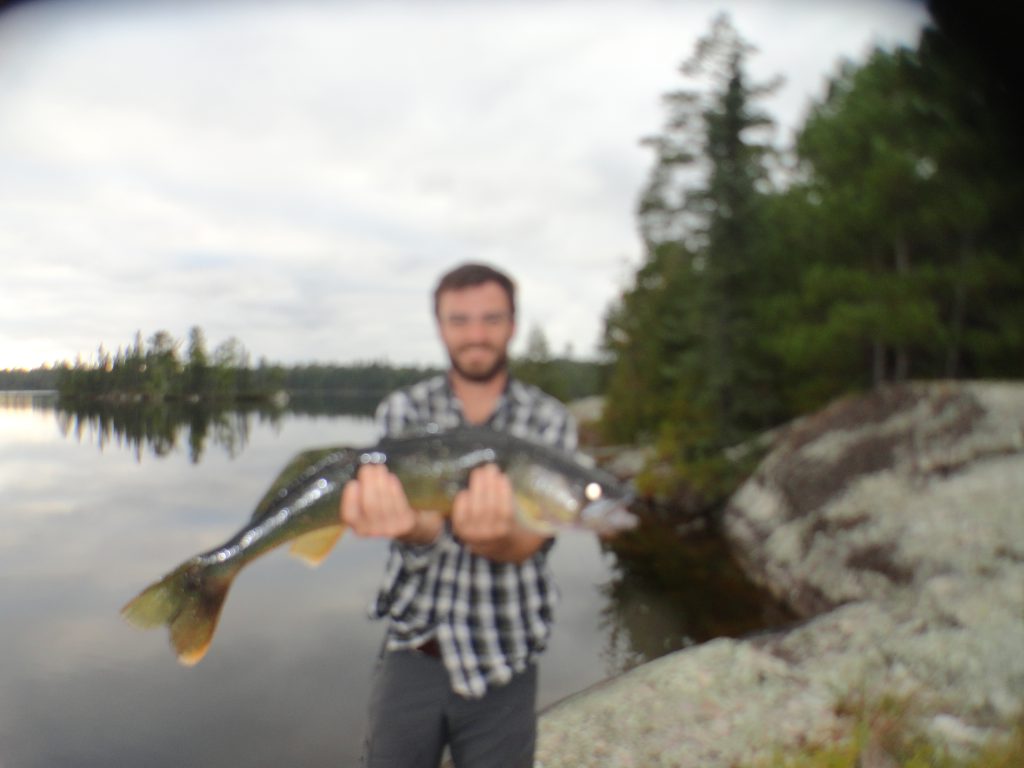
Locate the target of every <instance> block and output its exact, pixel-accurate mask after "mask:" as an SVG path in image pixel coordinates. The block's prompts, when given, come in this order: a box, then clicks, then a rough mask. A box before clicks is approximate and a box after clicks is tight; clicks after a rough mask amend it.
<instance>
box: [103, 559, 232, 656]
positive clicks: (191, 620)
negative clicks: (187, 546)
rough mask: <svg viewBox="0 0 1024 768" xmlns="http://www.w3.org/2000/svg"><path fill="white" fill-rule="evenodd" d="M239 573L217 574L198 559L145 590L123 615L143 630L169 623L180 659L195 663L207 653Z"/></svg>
mask: <svg viewBox="0 0 1024 768" xmlns="http://www.w3.org/2000/svg"><path fill="white" fill-rule="evenodd" d="M234 576H235V572H234V571H232V572H230V573H229V574H227V575H218V576H217V577H214V575H213V573H212V572H211V569H210V568H209V567H206V566H204V565H203V564H202V563H200V562H197V561H195V560H189V561H188V562H186V563H183V564H182V565H180V566H178V568H176V569H175V570H173V571H171V573H169V574H167V575H166V576H165V577H164V578H162V579H161V580H160V581H158V582H156V583H155V584H151V585H150V586H148V587H146V589H144V590H142V592H140V593H139V594H138V595H137V596H136V597H134V598H133V599H132V600H131V601H129V602H128V604H127V605H125V606H124V608H122V609H121V615H122V616H124V618H125V619H126V620H127V621H128V622H129V623H130V624H132V625H134V626H136V627H140V628H142V629H149V628H152V627H159V626H164V625H166V626H167V628H168V630H169V632H170V637H171V646H172V647H173V648H174V651H175V653H176V654H177V656H178V661H179V662H181V663H182V664H184V665H185V666H189V667H191V666H193V665H195V664H197V663H199V660H200V659H202V658H203V656H205V655H206V651H207V650H208V649H209V647H210V642H211V641H212V640H213V633H214V631H215V630H216V629H217V620H218V619H219V618H220V612H221V608H223V607H224V600H225V598H226V597H227V594H228V589H229V588H230V587H231V582H232V580H233V579H234Z"/></svg>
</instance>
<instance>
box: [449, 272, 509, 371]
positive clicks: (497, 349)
mask: <svg viewBox="0 0 1024 768" xmlns="http://www.w3.org/2000/svg"><path fill="white" fill-rule="evenodd" d="M437 322H438V327H439V328H440V331H441V340H442V341H443V342H444V345H445V347H446V348H447V349H448V357H449V358H451V361H452V368H454V369H455V371H456V373H458V374H459V375H461V376H462V377H463V378H466V379H469V380H470V381H478V382H484V381H490V380H491V379H493V378H494V377H495V376H497V375H498V374H499V373H501V372H502V371H504V370H505V368H506V366H507V365H508V344H509V342H510V341H511V340H512V334H513V333H514V332H515V321H514V320H513V318H512V308H511V306H510V305H509V300H508V295H507V294H506V293H505V290H504V289H503V288H502V287H501V286H500V285H498V284H497V283H483V284H482V285H475V286H471V287H469V288H462V289H459V290H453V291H445V292H444V293H442V294H441V295H440V297H439V298H438V308H437Z"/></svg>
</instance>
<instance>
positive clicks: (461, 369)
mask: <svg viewBox="0 0 1024 768" xmlns="http://www.w3.org/2000/svg"><path fill="white" fill-rule="evenodd" d="M473 346H477V347H484V348H485V349H489V350H492V351H496V352H497V353H498V354H497V356H496V357H495V358H494V362H493V363H491V364H490V365H489V366H487V367H486V368H472V369H470V368H466V367H465V366H464V365H462V364H461V363H460V362H459V359H458V354H457V353H452V352H449V353H448V359H449V360H450V361H451V364H452V369H453V370H454V371H455V372H456V373H457V374H459V376H461V377H462V378H464V379H466V380H467V381H472V382H474V383H476V384H485V383H487V382H489V381H493V380H494V378H495V377H497V376H500V375H501V374H502V373H504V372H505V371H506V370H508V353H507V352H505V351H503V350H501V351H499V350H495V349H494V347H491V346H487V345H482V344H477V345H473ZM473 346H467V347H462V348H461V349H460V350H458V352H462V351H463V350H466V349H473Z"/></svg>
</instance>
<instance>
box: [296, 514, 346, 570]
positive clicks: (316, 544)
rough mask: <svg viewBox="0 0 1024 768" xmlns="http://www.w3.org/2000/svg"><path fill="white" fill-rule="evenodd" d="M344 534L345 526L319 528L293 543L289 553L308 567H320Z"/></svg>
mask: <svg viewBox="0 0 1024 768" xmlns="http://www.w3.org/2000/svg"><path fill="white" fill-rule="evenodd" d="M343 533H345V526H344V525H340V524H339V525H329V526H326V527H324V528H318V529H317V530H315V531H311V532H309V533H307V534H305V535H303V536H299V537H298V538H296V539H295V540H294V541H292V544H291V547H289V552H290V553H291V554H292V555H294V556H295V557H298V558H299V559H301V560H302V561H303V562H305V563H306V564H307V565H311V566H317V565H320V563H321V562H322V561H323V559H324V558H325V557H327V555H328V554H329V553H330V551H331V550H332V549H334V545H335V544H337V543H338V539H340V538H341V535H342V534H343Z"/></svg>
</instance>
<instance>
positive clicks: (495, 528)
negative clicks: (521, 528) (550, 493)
mask: <svg viewBox="0 0 1024 768" xmlns="http://www.w3.org/2000/svg"><path fill="white" fill-rule="evenodd" d="M515 522H516V519H515V503H514V500H513V496H512V483H511V481H510V480H509V478H508V475H506V474H505V473H503V472H502V471H501V470H500V469H498V467H497V466H495V465H494V464H487V465H484V466H482V467H478V468H477V469H474V470H473V472H472V473H471V474H470V476H469V485H468V487H467V488H466V489H465V490H463V491H460V492H459V494H458V495H457V496H456V497H455V500H454V503H453V506H452V529H453V531H454V532H455V533H456V534H457V535H458V536H459V537H460V538H461V539H462V540H463V541H465V542H467V543H487V542H493V541H496V540H499V539H502V538H505V537H507V536H508V535H509V534H510V533H511V532H512V529H513V527H514V526H515Z"/></svg>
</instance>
